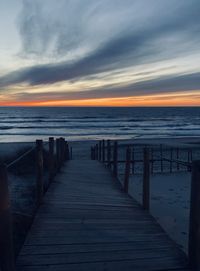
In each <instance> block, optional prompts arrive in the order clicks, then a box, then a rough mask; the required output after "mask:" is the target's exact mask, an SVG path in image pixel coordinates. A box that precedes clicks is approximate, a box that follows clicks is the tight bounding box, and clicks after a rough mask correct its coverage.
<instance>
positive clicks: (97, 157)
mask: <svg viewBox="0 0 200 271" xmlns="http://www.w3.org/2000/svg"><path fill="white" fill-rule="evenodd" d="M98 159H99V145H98V144H96V160H98Z"/></svg>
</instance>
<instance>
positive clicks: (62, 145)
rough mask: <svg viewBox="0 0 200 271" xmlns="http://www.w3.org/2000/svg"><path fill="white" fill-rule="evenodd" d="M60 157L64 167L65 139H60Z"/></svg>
mask: <svg viewBox="0 0 200 271" xmlns="http://www.w3.org/2000/svg"><path fill="white" fill-rule="evenodd" d="M60 156H61V165H63V163H64V161H65V139H64V138H63V137H61V138H60Z"/></svg>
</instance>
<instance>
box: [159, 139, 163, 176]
mask: <svg viewBox="0 0 200 271" xmlns="http://www.w3.org/2000/svg"><path fill="white" fill-rule="evenodd" d="M160 171H161V172H163V145H162V144H160Z"/></svg>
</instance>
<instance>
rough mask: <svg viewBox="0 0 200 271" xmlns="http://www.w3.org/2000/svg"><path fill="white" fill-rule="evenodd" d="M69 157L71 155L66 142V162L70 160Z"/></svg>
mask: <svg viewBox="0 0 200 271" xmlns="http://www.w3.org/2000/svg"><path fill="white" fill-rule="evenodd" d="M70 156H71V154H70V150H69V144H68V142H66V160H67V161H68V160H70Z"/></svg>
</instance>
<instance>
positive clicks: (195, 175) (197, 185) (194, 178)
mask: <svg viewBox="0 0 200 271" xmlns="http://www.w3.org/2000/svg"><path fill="white" fill-rule="evenodd" d="M105 145H106V144H105V140H103V141H102V142H101V143H100V142H99V143H98V144H96V145H95V146H93V147H91V159H92V160H99V161H100V162H102V163H104V164H105V165H106V166H107V167H108V168H110V169H111V170H112V173H113V175H114V176H115V177H116V178H118V177H119V176H118V164H119V163H123V164H124V165H125V166H124V174H123V176H124V178H123V180H122V185H123V189H124V191H125V192H126V193H128V192H129V179H130V176H131V174H133V173H134V165H135V163H142V164H143V172H142V174H143V184H142V186H143V189H142V190H143V191H142V205H143V208H144V209H145V210H147V211H149V209H150V199H151V197H150V178H151V173H153V170H152V168H153V164H154V163H155V161H159V162H160V171H161V172H164V166H163V162H164V161H167V162H169V164H170V172H172V163H174V164H175V165H176V169H177V170H180V166H185V167H186V169H187V170H189V171H191V197H190V217H189V245H188V258H189V264H190V267H191V268H194V269H195V270H200V234H199V233H200V161H192V149H188V161H187V162H186V161H181V160H179V159H180V149H179V148H170V153H171V155H170V158H171V159H168V158H165V157H164V153H163V146H160V147H159V155H157V158H156V159H152V152H155V150H153V149H152V148H149V147H144V148H143V150H142V153H143V159H140V160H136V159H134V151H133V147H132V146H131V145H130V146H127V147H126V148H123V149H124V152H126V159H125V160H119V156H118V153H119V149H118V148H119V144H118V142H117V141H115V142H113V144H112V143H111V141H110V140H108V141H107V146H105ZM102 146H104V150H103V149H102ZM175 150H176V158H177V159H174V158H173V152H175ZM101 153H104V156H105V159H102V155H101ZM154 157H155V156H154ZM131 166H132V171H131Z"/></svg>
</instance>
